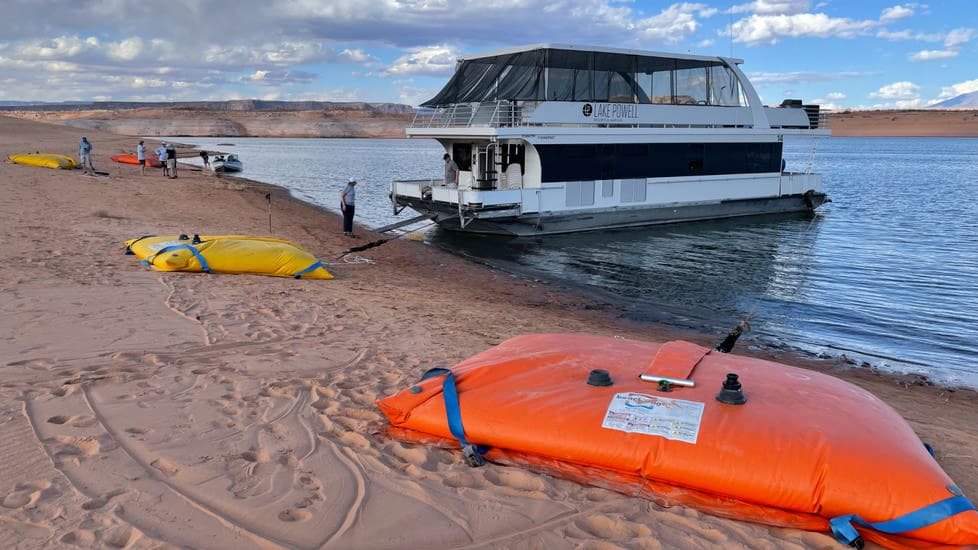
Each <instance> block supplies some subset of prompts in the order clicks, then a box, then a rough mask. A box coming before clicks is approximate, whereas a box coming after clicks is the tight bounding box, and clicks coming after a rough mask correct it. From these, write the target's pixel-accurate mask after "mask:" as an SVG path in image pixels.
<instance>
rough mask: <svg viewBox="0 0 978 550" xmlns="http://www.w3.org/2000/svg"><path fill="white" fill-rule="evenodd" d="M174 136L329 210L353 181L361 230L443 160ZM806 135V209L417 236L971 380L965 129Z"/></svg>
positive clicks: (976, 338) (721, 326) (387, 143)
mask: <svg viewBox="0 0 978 550" xmlns="http://www.w3.org/2000/svg"><path fill="white" fill-rule="evenodd" d="M175 139H177V138H175ZM179 139H181V140H182V141H184V142H188V141H189V142H192V143H195V144H196V145H198V146H199V147H201V148H205V149H217V150H220V151H223V152H233V153H237V154H238V155H240V156H241V158H242V160H243V162H244V164H245V171H244V172H243V173H242V176H243V177H247V178H250V179H254V180H258V181H264V182H268V183H274V184H277V185H281V186H283V187H286V188H289V189H291V190H292V192H293V193H294V194H295V195H296V196H297V197H300V198H302V199H304V200H307V201H309V202H313V203H316V204H320V205H323V206H325V207H327V208H330V209H333V210H338V208H337V205H338V203H339V193H340V191H341V190H342V188H343V186H344V184H345V182H346V180H347V178H350V177H355V178H357V180H358V182H359V186H358V191H359V193H358V196H357V221H358V222H360V223H363V224H365V225H368V226H371V227H380V226H382V225H386V224H388V223H393V222H395V221H399V220H401V219H406V216H409V215H412V213H411V211H405V212H404V213H402V214H401V216H399V217H397V218H395V217H393V215H392V212H391V206H390V201H389V200H388V198H387V192H388V186H389V183H390V181H391V180H393V179H422V178H429V177H434V178H437V177H439V175H440V174H441V170H442V163H441V158H440V157H441V154H442V149H441V147H440V146H439V145H438V144H437V143H436V142H434V141H432V140H371V139H362V140H361V139H356V140H355V139H264V138H213V139H210V138H179ZM219 143H221V144H226V143H233V145H220V146H218V145H217V144H219ZM816 145H817V152H816V157H815V164H814V167H815V170H816V171H817V172H820V173H822V174H823V175H824V179H825V189H826V191H827V192H828V193H829V196H830V197H831V198H832V200H833V202H832V203H831V204H828V205H826V206H825V207H823V208H821V209H820V210H819V213H818V214H817V215H816V216H788V217H771V218H769V217H761V218H751V219H742V220H733V221H718V222H703V223H693V224H677V225H670V226H660V227H654V228H647V229H634V230H623V231H606V232H599V233H583V234H576V235H564V236H555V237H545V238H533V239H504V238H498V237H477V236H459V235H456V234H453V233H451V232H447V231H441V230H438V229H433V230H431V231H429V232H428V233H427V237H426V239H427V241H428V242H429V243H431V244H433V245H436V246H440V247H443V248H446V249H449V250H451V251H453V252H456V253H459V254H463V255H466V256H469V257H472V258H476V259H478V260H480V261H484V262H487V263H489V264H492V265H496V266H498V267H500V268H503V269H509V270H512V271H517V272H521V273H524V274H529V275H532V276H534V277H538V278H540V279H543V280H549V281H555V282H559V283H561V284H564V285H570V286H573V287H577V288H579V289H581V290H582V291H586V292H588V293H589V294H593V295H597V296H599V297H601V298H602V299H604V300H607V301H608V302H611V303H614V304H618V305H621V306H623V307H624V308H625V309H626V311H627V312H628V313H629V315H630V316H632V317H634V318H636V319H640V320H649V321H658V322H666V323H670V324H675V325H681V326H686V327H693V328H697V329H700V330H705V331H707V332H713V333H716V334H717V335H718V339H719V338H720V337H721V336H722V335H723V334H725V333H726V331H727V330H729V329H730V328H732V327H733V326H734V325H736V323H737V322H738V321H739V320H740V319H742V318H744V317H745V316H747V317H749V318H750V322H751V325H752V327H753V331H752V332H751V334H750V335H749V336H748V338H747V341H753V342H755V343H762V344H766V345H772V346H786V347H793V348H798V349H803V350H806V351H809V352H811V353H816V354H823V355H839V354H845V355H847V356H849V357H852V358H854V359H857V360H859V361H868V362H870V363H871V364H873V365H874V366H878V367H880V368H883V369H888V370H893V371H898V372H921V373H924V374H927V375H928V376H930V377H931V378H933V379H935V380H939V381H941V382H947V383H952V384H960V385H966V386H970V387H978V361H976V358H978V321H976V317H978V315H976V312H978V139H956V138H955V139H945V138H831V139H821V140H818V141H817V144H816ZM785 150H786V152H785V156H786V159H787V161H788V167H789V169H792V170H803V169H804V168H805V167H806V166H808V165H809V163H810V162H811V161H810V159H811V152H812V142H811V141H810V140H807V139H799V140H794V141H788V142H787V143H786V147H785ZM337 223H338V222H337ZM232 229H233V228H229V230H232ZM339 230H340V228H339V226H337V231H339ZM541 328H542V329H543V328H545V327H541ZM742 345H744V344H742Z"/></svg>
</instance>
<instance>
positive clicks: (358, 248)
mask: <svg viewBox="0 0 978 550" xmlns="http://www.w3.org/2000/svg"><path fill="white" fill-rule="evenodd" d="M434 224H435V222H430V223H428V224H427V225H424V226H422V227H419V228H417V229H413V230H411V231H406V232H404V233H401V234H400V235H394V236H393V237H387V238H384V239H377V240H376V241H370V242H369V243H366V244H362V245H360V246H354V247H352V248H348V249H346V250H344V251H342V252H338V253H337V254H336V256H333V257H332V259H336V260H339V259H343V260H344V262H345V263H353V264H359V263H367V264H373V263H375V262H374V261H373V260H369V259H368V258H362V257H360V256H357V257H356V258H359V259H360V260H366V261H356V260H354V261H352V262H350V261H346V259H345V257H346V256H348V255H350V254H353V253H354V252H363V251H364V250H369V249H371V248H374V247H376V246H380V245H382V244H386V243H389V242H390V241H396V240H397V239H400V238H401V237H404V236H406V235H410V234H411V233H416V232H418V231H421V230H423V229H427V228H428V227H430V226H432V225H434ZM330 256H331V255H330V254H324V255H322V256H318V257H317V258H316V259H318V260H320V261H323V260H324V259H327V258H329V257H330Z"/></svg>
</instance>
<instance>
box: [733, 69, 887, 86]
mask: <svg viewBox="0 0 978 550" xmlns="http://www.w3.org/2000/svg"><path fill="white" fill-rule="evenodd" d="M872 74H873V73H863V72H856V71H841V72H827V73H820V72H815V71H796V72H789V73H761V72H750V73H747V77H748V78H749V79H750V81H751V83H753V84H754V85H755V86H761V85H770V84H802V83H810V82H832V81H836V80H842V79H844V78H859V77H863V76H871V75H872Z"/></svg>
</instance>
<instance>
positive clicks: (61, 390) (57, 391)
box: [51, 386, 75, 397]
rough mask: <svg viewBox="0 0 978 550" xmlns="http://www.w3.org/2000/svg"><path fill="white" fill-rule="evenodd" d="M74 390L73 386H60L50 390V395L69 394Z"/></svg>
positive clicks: (60, 395) (61, 395)
mask: <svg viewBox="0 0 978 550" xmlns="http://www.w3.org/2000/svg"><path fill="white" fill-rule="evenodd" d="M74 391H75V386H61V387H60V388H56V389H53V390H51V395H53V396H55V397H64V396H66V395H71V394H72V393H74Z"/></svg>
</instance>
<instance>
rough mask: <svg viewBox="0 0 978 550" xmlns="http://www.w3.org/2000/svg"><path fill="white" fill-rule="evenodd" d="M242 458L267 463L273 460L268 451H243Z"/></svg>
mask: <svg viewBox="0 0 978 550" xmlns="http://www.w3.org/2000/svg"><path fill="white" fill-rule="evenodd" d="M241 458H242V459H243V460H247V461H248V462H257V463H259V464H265V463H268V462H270V461H271V458H270V457H269V456H268V453H266V452H264V451H260V450H259V451H245V452H243V453H241Z"/></svg>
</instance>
